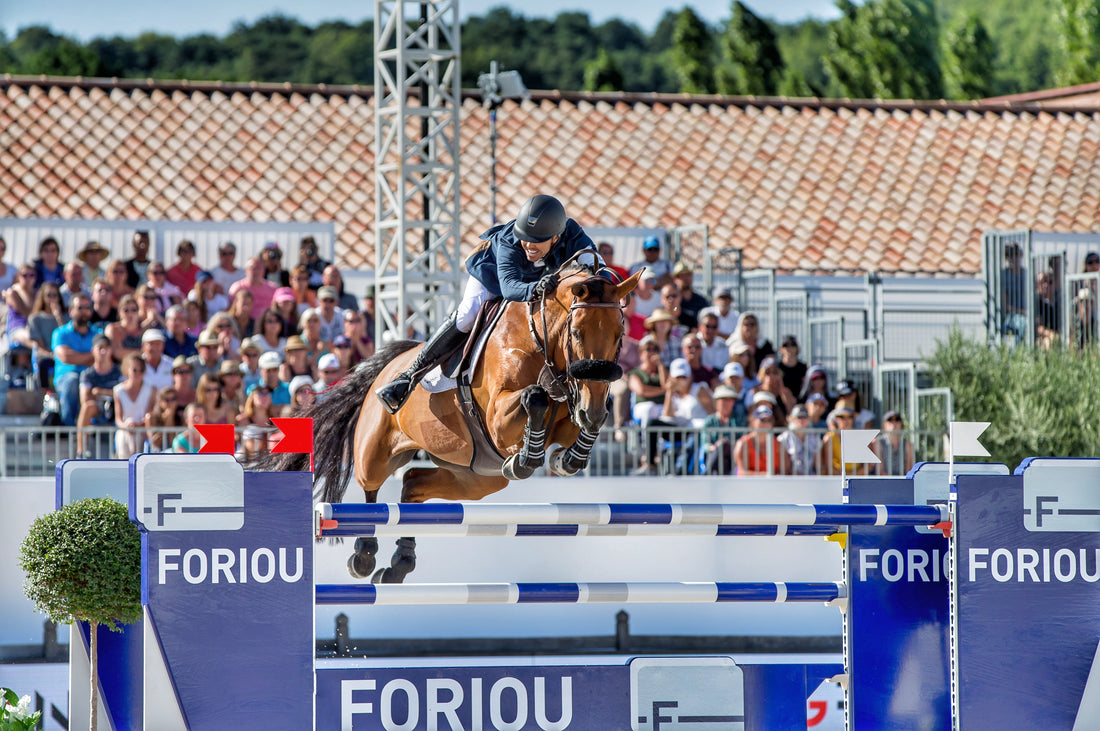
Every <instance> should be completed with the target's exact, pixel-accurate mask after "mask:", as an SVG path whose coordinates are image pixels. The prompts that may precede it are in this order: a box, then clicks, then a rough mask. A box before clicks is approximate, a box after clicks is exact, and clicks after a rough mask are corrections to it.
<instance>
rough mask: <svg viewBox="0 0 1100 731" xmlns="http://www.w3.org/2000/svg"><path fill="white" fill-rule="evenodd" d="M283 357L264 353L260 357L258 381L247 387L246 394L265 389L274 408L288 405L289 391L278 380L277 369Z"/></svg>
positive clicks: (283, 383)
mask: <svg viewBox="0 0 1100 731" xmlns="http://www.w3.org/2000/svg"><path fill="white" fill-rule="evenodd" d="M282 364H283V357H282V356H281V355H279V354H278V353H264V354H263V355H261V356H260V380H259V381H258V382H257V383H256V384H254V385H252V386H250V387H249V389H248V391H247V392H246V393H252V391H253V390H254V389H257V388H261V387H263V388H266V389H268V390H269V391H271V403H272V405H274V406H286V405H287V404H289V403H290V389H289V388H288V386H287V383H286V382H285V381H281V380H279V368H280V366H282Z"/></svg>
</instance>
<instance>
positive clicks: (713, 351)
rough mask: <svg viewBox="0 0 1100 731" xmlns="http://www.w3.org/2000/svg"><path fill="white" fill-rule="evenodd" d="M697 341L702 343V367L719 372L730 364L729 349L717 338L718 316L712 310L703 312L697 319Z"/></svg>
mask: <svg viewBox="0 0 1100 731" xmlns="http://www.w3.org/2000/svg"><path fill="white" fill-rule="evenodd" d="M699 340H700V342H702V343H703V365H705V366H707V367H708V368H713V369H714V370H716V371H718V372H721V371H722V369H723V368H725V367H726V364H727V363H729V362H730V349H729V346H728V345H726V341H725V340H723V339H722V338H720V337H718V315H716V314H714V312H713V311H712V310H703V313H702V315H701V316H700V317H699Z"/></svg>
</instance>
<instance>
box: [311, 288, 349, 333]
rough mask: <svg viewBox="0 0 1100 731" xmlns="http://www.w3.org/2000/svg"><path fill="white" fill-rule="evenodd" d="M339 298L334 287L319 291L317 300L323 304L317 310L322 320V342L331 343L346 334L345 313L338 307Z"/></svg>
mask: <svg viewBox="0 0 1100 731" xmlns="http://www.w3.org/2000/svg"><path fill="white" fill-rule="evenodd" d="M337 296H338V295H337V294H336V290H335V289H333V288H332V287H321V288H320V289H319V290H317V299H318V300H319V301H320V302H321V304H320V306H319V307H318V308H317V316H318V317H320V318H321V340H324V341H325V342H329V343H330V342H332V339H333V338H334V337H336V336H337V335H340V334H342V333H343V332H344V311H343V310H341V309H340V308H339V307H337V306H336V299H337Z"/></svg>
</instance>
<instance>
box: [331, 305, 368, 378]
mask: <svg viewBox="0 0 1100 731" xmlns="http://www.w3.org/2000/svg"><path fill="white" fill-rule="evenodd" d="M366 321H367V316H366V315H364V314H362V313H360V312H354V311H352V310H345V311H344V332H343V336H344V339H345V340H347V341H348V345H349V347H350V348H351V353H350V359H351V362H352V364H353V365H358V364H359V363H362V362H363V361H365V360H366V359H367V358H369V357H371V356H372V355H374V341H373V340H371V338H370V335H368V334H367V327H366V325H367V322H366ZM339 339H340V338H339V336H337V337H335V338H333V339H332V345H333V346H334V347H335V346H336V341H337V340H339Z"/></svg>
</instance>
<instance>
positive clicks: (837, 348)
mask: <svg viewBox="0 0 1100 731" xmlns="http://www.w3.org/2000/svg"><path fill="white" fill-rule="evenodd" d="M809 333H810V334H809V337H808V338H806V356H807V360H806V362H807V363H809V364H810V365H819V366H821V367H822V368H824V369H825V375H826V376H828V379H829V383H832V384H835V383H836V382H837V381H839V380H840V379H841V378H843V375H841V374H842V373H843V370H844V364H843V362H842V361H843V359H842V354H843V352H844V348H843V345H842V343H843V342H844V318H843V317H811V318H810V319H809Z"/></svg>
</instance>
